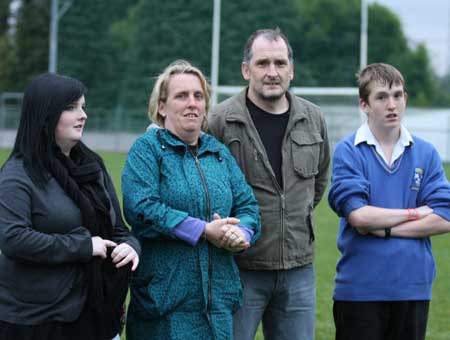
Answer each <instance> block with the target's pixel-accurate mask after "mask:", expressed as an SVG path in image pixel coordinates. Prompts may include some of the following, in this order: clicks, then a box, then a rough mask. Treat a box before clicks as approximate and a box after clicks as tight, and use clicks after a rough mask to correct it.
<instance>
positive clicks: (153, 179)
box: [122, 135, 188, 238]
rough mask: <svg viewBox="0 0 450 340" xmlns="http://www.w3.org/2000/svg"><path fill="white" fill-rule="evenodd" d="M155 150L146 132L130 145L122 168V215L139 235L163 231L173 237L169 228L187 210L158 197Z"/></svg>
mask: <svg viewBox="0 0 450 340" xmlns="http://www.w3.org/2000/svg"><path fill="white" fill-rule="evenodd" d="M155 154H156V151H155V150H154V149H153V148H152V145H151V143H149V141H147V140H146V135H144V136H143V137H140V138H139V139H138V140H137V141H136V142H135V144H134V145H133V146H132V148H131V149H130V152H129V153H128V158H127V161H126V163H125V167H124V169H123V172H122V194H123V209H124V215H125V218H126V220H127V221H128V223H129V224H130V225H131V226H132V228H133V233H135V234H136V235H137V236H139V237H146V238H154V237H158V236H160V234H164V235H165V236H167V237H170V238H175V237H176V236H175V235H174V234H173V228H174V227H175V226H177V225H178V224H179V223H181V222H182V221H183V220H185V219H186V217H187V216H188V214H187V213H186V212H183V211H179V210H176V209H172V208H171V207H169V206H167V205H166V204H164V203H163V202H162V201H161V199H160V196H159V180H160V170H159V162H158V159H157V157H156V156H155Z"/></svg>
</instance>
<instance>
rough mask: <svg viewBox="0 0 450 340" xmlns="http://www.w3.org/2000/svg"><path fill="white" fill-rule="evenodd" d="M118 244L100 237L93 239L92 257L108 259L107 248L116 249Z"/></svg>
mask: <svg viewBox="0 0 450 340" xmlns="http://www.w3.org/2000/svg"><path fill="white" fill-rule="evenodd" d="M116 246H117V244H116V243H114V242H113V241H110V240H104V239H102V238H101V237H100V236H94V237H92V256H100V257H101V258H103V259H106V257H107V248H108V247H116Z"/></svg>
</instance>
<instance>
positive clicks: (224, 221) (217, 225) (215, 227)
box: [205, 214, 239, 248]
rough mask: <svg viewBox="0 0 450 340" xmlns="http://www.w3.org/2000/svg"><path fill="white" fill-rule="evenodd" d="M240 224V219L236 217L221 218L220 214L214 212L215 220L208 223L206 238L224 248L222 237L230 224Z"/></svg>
mask: <svg viewBox="0 0 450 340" xmlns="http://www.w3.org/2000/svg"><path fill="white" fill-rule="evenodd" d="M237 224H239V219H238V218H234V217H228V218H220V216H219V214H214V220H213V221H211V222H209V223H206V226H205V235H206V239H207V240H208V241H209V242H211V243H212V244H214V245H215V246H216V247H217V248H222V247H223V244H222V239H223V237H224V236H225V233H226V232H227V231H228V229H229V228H230V226H232V225H237Z"/></svg>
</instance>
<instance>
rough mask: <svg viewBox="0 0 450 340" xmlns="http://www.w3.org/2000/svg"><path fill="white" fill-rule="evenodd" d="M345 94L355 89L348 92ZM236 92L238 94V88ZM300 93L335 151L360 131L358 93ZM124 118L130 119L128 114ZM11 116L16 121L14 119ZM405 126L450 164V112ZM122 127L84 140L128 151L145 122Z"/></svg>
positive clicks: (2, 106)
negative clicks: (317, 109)
mask: <svg viewBox="0 0 450 340" xmlns="http://www.w3.org/2000/svg"><path fill="white" fill-rule="evenodd" d="M302 91H303V90H301V91H300V92H302ZM346 91H353V90H352V89H348V90H346ZM233 92H235V89H234V91H233ZM296 92H298V91H296ZM301 94H302V95H304V96H306V97H307V98H308V99H311V100H312V101H313V102H318V103H319V104H320V106H321V109H322V111H323V112H324V114H325V118H326V120H327V125H328V134H329V138H330V143H331V146H332V148H334V145H335V144H336V143H337V142H338V141H339V140H340V139H342V138H343V137H345V136H346V135H348V134H350V133H351V132H352V131H354V130H355V129H357V128H358V126H359V125H360V124H361V122H362V121H363V120H364V116H362V115H361V113H360V111H359V109H358V107H357V96H355V93H347V94H348V98H347V99H349V100H348V101H350V102H351V103H354V104H345V105H344V104H341V105H337V104H334V103H333V102H332V101H331V102H327V101H326V100H324V101H323V103H320V101H319V100H316V99H318V98H315V96H316V95H317V92H316V91H314V92H313V93H312V94H311V95H312V97H309V93H303V92H302V93H301ZM335 94H336V92H333V94H332V95H335ZM321 96H327V94H321ZM352 97H353V98H352ZM10 99H12V100H13V101H14V100H18V101H19V98H18V97H16V96H14V98H10ZM321 99H323V97H322V98H321ZM12 107H13V106H11V105H9V103H8V101H0V148H11V147H12V146H13V144H14V139H15V134H16V131H15V129H14V128H15V127H16V126H17V124H18V119H17V117H18V115H19V112H18V108H16V109H15V110H12ZM122 116H123V117H127V115H126V114H125V112H124V114H123V115H122ZM11 117H13V118H14V119H11ZM142 117H145V113H142ZM11 122H12V123H11ZM90 122H91V124H92V120H91V121H88V122H87V124H88V127H89V123H90ZM118 123H119V126H124V125H121V123H120V122H118ZM404 124H405V126H406V127H407V128H408V129H409V130H410V131H411V132H412V133H413V134H416V135H418V136H420V137H422V138H424V139H426V140H428V141H430V142H431V143H433V144H434V145H435V147H436V148H437V150H438V152H439V154H440V155H441V158H442V160H443V161H444V162H450V109H417V108H407V110H406V114H405V118H404ZM91 126H92V125H91ZM119 126H118V127H116V128H114V131H112V132H109V131H108V132H104V131H102V132H100V131H89V130H88V131H86V132H85V135H84V137H83V140H84V141H85V143H86V144H88V145H89V146H91V147H92V148H93V149H95V150H101V151H116V152H127V151H128V149H129V148H130V146H131V144H132V143H133V141H134V140H136V138H137V137H138V136H139V135H140V134H142V133H144V132H145V128H146V123H144V124H142V128H141V129H140V130H139V131H135V132H133V133H128V132H124V131H122V130H121V129H120V128H119Z"/></svg>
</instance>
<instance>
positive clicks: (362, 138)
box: [354, 122, 414, 146]
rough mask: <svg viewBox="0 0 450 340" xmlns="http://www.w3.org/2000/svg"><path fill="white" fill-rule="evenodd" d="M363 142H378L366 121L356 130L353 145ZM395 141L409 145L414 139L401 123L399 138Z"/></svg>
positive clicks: (376, 143) (370, 143) (372, 143)
mask: <svg viewBox="0 0 450 340" xmlns="http://www.w3.org/2000/svg"><path fill="white" fill-rule="evenodd" d="M364 142H366V143H367V144H369V145H378V144H379V143H378V141H377V139H376V138H375V136H374V135H373V133H372V131H370V128H369V124H367V122H365V123H364V124H363V125H361V126H360V127H359V129H358V130H357V131H356V135H355V141H354V145H355V146H356V145H358V144H360V143H364ZM397 143H400V144H401V145H403V146H409V145H410V144H413V143H414V139H413V138H412V136H411V134H410V133H409V131H408V129H407V128H406V127H405V126H404V125H403V124H401V125H400V138H399V140H398V141H397Z"/></svg>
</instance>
